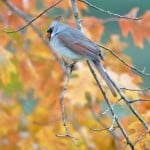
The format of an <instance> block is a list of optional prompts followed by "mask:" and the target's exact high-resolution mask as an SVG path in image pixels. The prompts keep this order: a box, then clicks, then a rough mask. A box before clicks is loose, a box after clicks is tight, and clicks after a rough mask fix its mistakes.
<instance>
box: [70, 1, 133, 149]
mask: <svg viewBox="0 0 150 150" xmlns="http://www.w3.org/2000/svg"><path fill="white" fill-rule="evenodd" d="M71 2H72V8H73V13H74V17H75V19H76V23H77V25H78V29H79V30H81V31H82V24H81V20H80V17H79V13H78V8H77V5H76V0H71ZM87 64H88V67H89V69H90V72H91V73H92V75H93V77H94V79H95V80H96V82H97V85H98V87H99V89H100V90H101V92H102V94H103V97H104V99H105V101H106V103H107V105H108V107H109V109H110V111H111V114H112V116H113V118H114V119H115V121H116V123H117V125H118V127H119V128H120V131H121V132H122V134H123V136H124V137H125V139H126V141H127V144H129V145H130V147H131V149H132V150H133V149H134V146H133V144H132V143H131V141H130V139H129V136H128V135H127V133H126V131H125V130H124V128H123V126H122V124H121V123H120V121H119V119H118V117H117V116H116V114H115V113H114V111H113V109H112V107H111V103H110V102H109V99H108V97H107V95H106V93H105V91H104V89H103V87H102V85H101V83H100V81H99V80H98V77H97V76H96V73H95V71H94V69H93V68H92V65H91V64H90V62H89V61H87Z"/></svg>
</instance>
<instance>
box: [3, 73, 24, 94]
mask: <svg viewBox="0 0 150 150" xmlns="http://www.w3.org/2000/svg"><path fill="white" fill-rule="evenodd" d="M2 88H4V91H5V94H6V95H7V96H11V95H12V94H13V93H14V92H16V91H21V90H23V85H22V82H21V81H20V80H19V76H18V74H11V83H9V84H8V85H7V86H6V87H2Z"/></svg>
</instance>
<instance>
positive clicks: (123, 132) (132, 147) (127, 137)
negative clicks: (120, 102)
mask: <svg viewBox="0 0 150 150" xmlns="http://www.w3.org/2000/svg"><path fill="white" fill-rule="evenodd" d="M89 69H90V71H91V73H92V74H93V76H94V78H95V80H96V82H97V85H98V87H99V88H100V90H101V92H102V94H103V97H104V99H105V101H106V103H107V105H108V107H109V109H110V112H111V114H112V116H113V117H114V116H115V121H116V123H117V126H118V128H119V129H120V131H121V132H122V134H123V136H124V138H125V139H126V141H127V144H128V145H129V146H130V147H131V149H132V150H133V149H134V146H133V144H132V142H131V141H130V139H129V136H128V135H127V133H126V131H125V130H124V128H123V126H122V124H121V123H120V121H119V119H118V117H117V116H116V114H115V113H114V111H113V109H112V105H111V103H110V102H109V99H108V97H107V95H106V93H105V91H104V89H103V87H102V85H101V83H100V81H99V80H98V78H96V75H95V72H94V70H93V68H92V66H91V64H90V63H89Z"/></svg>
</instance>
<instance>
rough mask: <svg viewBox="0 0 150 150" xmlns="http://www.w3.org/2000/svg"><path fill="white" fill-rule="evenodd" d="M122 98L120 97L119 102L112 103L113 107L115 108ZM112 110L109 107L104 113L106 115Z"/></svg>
mask: <svg viewBox="0 0 150 150" xmlns="http://www.w3.org/2000/svg"><path fill="white" fill-rule="evenodd" d="M121 100H122V99H121V98H120V99H119V100H118V101H117V102H115V103H114V104H112V105H111V107H112V108H114V107H115V106H116V105H118V103H119V102H120V101H121ZM109 111H110V109H109V108H107V109H106V110H105V111H104V112H102V113H101V114H102V115H105V114H106V113H108V112H109Z"/></svg>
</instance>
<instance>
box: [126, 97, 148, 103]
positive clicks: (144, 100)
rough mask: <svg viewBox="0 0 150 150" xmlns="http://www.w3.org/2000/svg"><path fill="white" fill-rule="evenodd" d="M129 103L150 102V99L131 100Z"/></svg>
mask: <svg viewBox="0 0 150 150" xmlns="http://www.w3.org/2000/svg"><path fill="white" fill-rule="evenodd" d="M128 102H129V103H135V102H150V99H141V98H140V99H135V100H131V101H128Z"/></svg>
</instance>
